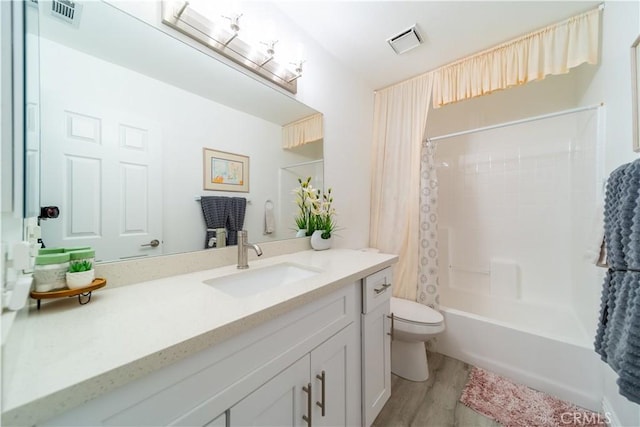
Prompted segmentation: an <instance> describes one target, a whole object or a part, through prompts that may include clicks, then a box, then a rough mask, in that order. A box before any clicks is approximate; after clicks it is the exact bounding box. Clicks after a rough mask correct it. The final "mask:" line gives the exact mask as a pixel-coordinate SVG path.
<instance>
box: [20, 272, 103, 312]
mask: <svg viewBox="0 0 640 427" xmlns="http://www.w3.org/2000/svg"><path fill="white" fill-rule="evenodd" d="M106 284H107V280H106V279H101V278H99V277H97V278H95V279H93V282H91V284H90V285H89V286H85V287H84V288H78V289H58V290H55V291H48V292H36V291H31V293H30V294H29V296H30V297H31V298H33V299H35V300H38V310H40V300H43V299H50V298H62V297H75V296H76V295H77V296H78V302H79V303H80V305H84V304H86V303H88V302H89V301H91V292H92V291H95V290H96V289H100V288H102V287H104V286H105V285H106ZM83 296H84V297H88V298H87V300H86V301H85V302H82V298H81V297H83Z"/></svg>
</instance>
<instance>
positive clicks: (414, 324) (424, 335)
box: [391, 297, 444, 381]
mask: <svg viewBox="0 0 640 427" xmlns="http://www.w3.org/2000/svg"><path fill="white" fill-rule="evenodd" d="M391 313H392V314H393V341H392V342H391V372H393V373H394V374H395V375H398V376H399V377H402V378H405V379H407V380H411V381H426V380H427V379H428V378H429V367H428V365H427V352H426V349H425V342H427V341H428V340H429V339H431V338H433V337H434V336H436V335H437V334H439V333H441V332H442V331H444V317H443V316H442V314H440V312H438V311H436V310H434V309H432V308H431V307H427V306H426V305H423V304H420V303H417V302H415V301H409V300H407V299H402V298H396V297H392V298H391Z"/></svg>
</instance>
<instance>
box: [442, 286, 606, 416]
mask: <svg viewBox="0 0 640 427" xmlns="http://www.w3.org/2000/svg"><path fill="white" fill-rule="evenodd" d="M440 298H441V306H440V310H441V312H442V314H443V316H444V319H445V325H446V330H445V332H444V333H442V334H441V335H439V336H438V337H437V338H436V339H435V340H434V342H432V343H431V344H430V345H431V346H432V350H433V351H436V352H438V353H442V354H445V355H447V356H450V357H453V358H455V359H458V360H462V361H464V362H466V363H469V364H472V365H474V366H478V367H480V368H484V369H487V370H490V371H493V372H496V373H498V374H500V375H503V376H505V377H507V378H510V379H512V380H513V381H515V382H517V383H520V384H525V385H527V386H529V387H531V388H534V389H536V390H540V391H544V392H546V393H548V394H550V395H553V396H556V397H558V398H560V399H563V400H568V401H570V402H573V403H575V404H577V405H579V406H582V407H584V408H588V409H591V410H597V411H599V410H602V406H601V405H602V400H601V399H602V395H603V390H602V388H603V380H602V369H601V368H600V359H599V356H598V355H597V354H596V353H595V352H594V351H593V346H592V342H593V338H592V337H590V336H589V335H588V334H587V333H586V332H585V331H584V330H583V329H582V328H581V326H580V322H579V321H578V319H577V317H576V316H575V315H574V314H573V312H572V311H571V310H570V309H567V308H563V307H553V306H543V305H538V304H530V303H526V302H523V301H520V300H514V299H506V298H499V297H495V296H489V295H479V294H472V293H470V292H468V291H463V290H456V289H452V288H447V287H443V288H442V290H441V295H440Z"/></svg>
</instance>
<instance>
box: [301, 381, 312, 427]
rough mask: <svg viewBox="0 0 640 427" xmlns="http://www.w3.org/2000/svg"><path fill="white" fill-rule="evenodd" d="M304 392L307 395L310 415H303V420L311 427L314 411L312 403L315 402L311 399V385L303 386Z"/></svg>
mask: <svg viewBox="0 0 640 427" xmlns="http://www.w3.org/2000/svg"><path fill="white" fill-rule="evenodd" d="M302 391H304V392H305V393H307V414H308V415H303V416H302V419H303V420H305V421H306V422H307V426H308V427H311V411H312V406H311V401H312V400H313V399H312V398H311V383H308V384H307V385H306V386H303V387H302Z"/></svg>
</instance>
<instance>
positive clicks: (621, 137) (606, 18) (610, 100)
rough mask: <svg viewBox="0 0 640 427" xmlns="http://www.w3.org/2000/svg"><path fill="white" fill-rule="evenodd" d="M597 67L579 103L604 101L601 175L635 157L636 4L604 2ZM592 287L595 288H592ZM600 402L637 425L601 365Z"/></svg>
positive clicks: (596, 277)
mask: <svg viewBox="0 0 640 427" xmlns="http://www.w3.org/2000/svg"><path fill="white" fill-rule="evenodd" d="M602 28H603V34H602V56H601V65H600V66H599V67H598V68H597V70H596V71H595V73H589V74H586V75H583V76H582V77H583V80H584V83H583V85H584V86H585V87H586V88H587V89H586V91H585V92H584V94H583V96H582V98H581V103H594V102H604V104H605V106H606V121H605V123H606V124H605V131H604V138H605V153H604V154H605V164H604V167H605V174H606V175H608V174H609V173H610V172H611V171H612V170H614V169H615V168H617V167H618V166H619V165H621V164H623V163H627V162H630V161H633V160H635V159H637V158H638V154H637V153H634V152H633V151H632V149H631V146H632V145H631V144H632V125H631V118H632V112H631V63H630V47H631V44H632V43H633V41H634V40H635V39H636V37H638V34H640V3H639V2H637V1H627V2H622V1H621V2H618V1H607V2H605V9H604V12H603V22H602ZM594 284H595V285H594ZM601 284H602V273H601V272H597V271H596V272H594V273H593V274H592V275H591V277H590V282H585V285H586V286H589V287H593V286H597V287H598V288H599V287H600V286H601ZM602 370H603V378H604V399H605V401H606V403H607V408H606V409H608V410H612V411H613V412H614V413H615V414H616V416H617V421H619V422H620V423H621V425H625V426H637V425H640V409H639V407H638V405H637V404H634V403H631V402H629V401H628V400H627V399H625V398H624V397H622V396H620V395H619V394H618V386H617V385H616V384H615V380H616V375H615V374H614V373H613V372H612V371H611V369H610V368H609V367H608V366H606V365H604V363H603V364H602Z"/></svg>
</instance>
